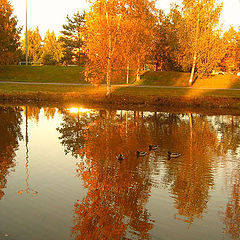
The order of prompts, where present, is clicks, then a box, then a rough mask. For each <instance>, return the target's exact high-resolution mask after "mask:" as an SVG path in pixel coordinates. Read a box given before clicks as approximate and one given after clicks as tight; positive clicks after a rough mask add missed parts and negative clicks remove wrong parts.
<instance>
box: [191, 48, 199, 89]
mask: <svg viewBox="0 0 240 240" xmlns="http://www.w3.org/2000/svg"><path fill="white" fill-rule="evenodd" d="M196 61H197V52H194V56H193V65H192V71H191V75H190V79H189V86H192V83H193V75H194V72H195V67H196Z"/></svg>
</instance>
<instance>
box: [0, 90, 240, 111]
mask: <svg viewBox="0 0 240 240" xmlns="http://www.w3.org/2000/svg"><path fill="white" fill-rule="evenodd" d="M0 101H1V102H2V103H4V102H11V103H17V104H29V103H32V104H37V105H39V104H40V105H45V104H48V105H49V104H61V105H63V104H70V103H75V104H77V103H78V104H80V103H82V104H88V105H100V106H104V107H107V108H112V109H122V108H126V109H131V108H134V109H145V110H152V111H157V110H158V109H164V108H165V109H166V110H168V109H169V108H174V109H178V110H184V109H202V111H203V110H206V111H208V112H209V110H211V111H214V112H228V111H231V112H232V111H234V112H236V113H240V99H239V98H234V97H215V96H195V97H193V96H151V95H149V96H131V95H119V94H111V95H110V96H108V97H107V96H105V95H103V94H91V95H87V94H86V95H85V94H78V93H66V94H63V93H60V94H59V93H43V92H38V93H27V94H0ZM190 111H191V110H190ZM202 111H200V112H202Z"/></svg>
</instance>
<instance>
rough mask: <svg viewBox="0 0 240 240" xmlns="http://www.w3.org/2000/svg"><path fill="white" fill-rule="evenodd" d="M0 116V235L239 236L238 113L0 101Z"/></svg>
mask: <svg viewBox="0 0 240 240" xmlns="http://www.w3.org/2000/svg"><path fill="white" fill-rule="evenodd" d="M0 118H1V122H0V133H1V134H0V212H1V215H0V239H2V238H4V236H5V235H6V234H7V235H8V239H17V240H28V239H29V240H32V239H49V240H50V239H51V240H52V239H63V240H65V239H166V240H168V239H177V240H179V239H184V240H185V239H239V236H240V235H239V229H240V218H239V216H240V207H239V206H240V205H239V203H240V161H239V149H240V148H239V146H240V137H239V136H240V135H239V133H240V127H239V120H240V117H239V116H230V115H226V116H222V115H215V116H211V115H209V116H207V115H203V114H190V113H182V114H174V113H167V112H139V111H126V110H124V111H122V110H117V111H115V110H111V111H110V110H108V109H98V110H97V109H95V110H89V109H84V108H82V107H75V108H63V107H60V108H49V107H44V108H41V107H37V106H22V107H18V106H0ZM149 145H157V149H155V150H149ZM136 151H146V155H145V156H142V157H141V156H140V157H137V155H136ZM168 151H171V152H177V153H181V154H182V155H181V157H179V158H169V156H168V154H167V152H168ZM119 154H123V156H124V160H121V161H119V160H118V159H117V156H118V155H119Z"/></svg>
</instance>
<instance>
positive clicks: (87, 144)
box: [59, 111, 155, 239]
mask: <svg viewBox="0 0 240 240" xmlns="http://www.w3.org/2000/svg"><path fill="white" fill-rule="evenodd" d="M83 118H85V123H86V122H88V123H87V125H85V127H84V128H81V129H82V130H81V131H82V132H81V133H82V134H83V137H84V144H82V145H81V147H80V148H79V149H78V151H76V152H77V154H79V155H80V156H83V159H84V161H82V162H80V163H79V165H78V174H79V176H80V177H81V178H82V179H83V182H84V186H85V187H86V188H88V193H87V196H86V197H85V198H84V199H83V200H82V201H81V202H76V203H75V207H74V211H75V217H74V223H75V225H74V227H73V233H72V236H73V237H74V238H75V239H119V238H120V237H121V238H123V239H127V238H128V237H129V236H130V235H131V234H133V235H134V234H136V235H137V236H138V238H140V239H149V238H150V237H149V230H150V229H151V228H152V227H153V223H152V222H151V220H150V215H149V213H148V211H147V209H146V208H145V207H144V205H145V203H146V202H147V199H148V197H149V194H150V191H151V186H152V181H151V175H152V172H153V171H154V169H155V167H154V164H155V163H154V161H153V162H152V163H150V162H149V158H148V157H145V158H141V159H137V158H136V150H137V149H139V150H144V149H147V148H148V145H149V144H150V143H151V142H152V140H151V135H150V134H149V131H148V130H147V126H146V124H145V123H144V121H143V120H142V118H141V116H139V114H138V113H137V112H136V113H135V114H134V118H133V119H130V120H128V115H127V114H126V115H124V116H123V115H121V114H116V112H109V111H101V112H100V114H98V115H97V116H95V117H94V118H93V119H92V121H88V120H86V116H85V117H83ZM76 119H77V122H78V123H79V120H78V117H75V120H76ZM123 119H124V120H123ZM65 120H69V118H65ZM72 123H73V120H70V121H69V122H68V123H65V124H64V125H62V127H64V126H69V124H70V125H71V126H73V125H74V126H76V128H77V129H79V128H78V127H77V125H76V124H72ZM67 129H68V128H66V129H65V130H64V131H63V130H61V129H59V130H61V133H64V132H65V131H67ZM66 135H67V136H66V138H65V136H64V135H62V139H64V138H65V139H69V134H68V133H67V134H66ZM75 140H76V137H75V136H73V138H72V141H75ZM64 143H66V141H64ZM73 151H74V154H75V153H76V152H75V150H74V149H73ZM119 153H122V154H123V155H124V156H126V159H125V160H124V161H123V162H122V163H120V162H118V161H117V158H116V156H117V155H118V154H119ZM127 235H129V236H127Z"/></svg>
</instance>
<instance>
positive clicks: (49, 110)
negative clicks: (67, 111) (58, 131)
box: [43, 107, 56, 119]
mask: <svg viewBox="0 0 240 240" xmlns="http://www.w3.org/2000/svg"><path fill="white" fill-rule="evenodd" d="M43 110H44V115H45V116H46V117H47V119H50V118H52V119H53V117H54V115H55V113H56V108H49V107H47V108H43Z"/></svg>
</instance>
